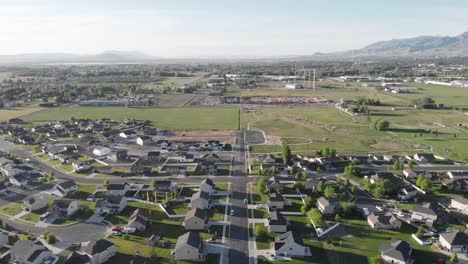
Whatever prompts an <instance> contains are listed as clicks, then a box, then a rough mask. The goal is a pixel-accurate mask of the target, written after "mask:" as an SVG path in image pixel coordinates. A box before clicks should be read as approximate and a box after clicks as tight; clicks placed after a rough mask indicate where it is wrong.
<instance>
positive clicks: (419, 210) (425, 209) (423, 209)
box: [413, 205, 437, 216]
mask: <svg viewBox="0 0 468 264" xmlns="http://www.w3.org/2000/svg"><path fill="white" fill-rule="evenodd" d="M413 213H420V214H426V215H433V216H437V213H436V212H435V211H434V210H433V209H432V208H431V207H430V206H424V205H417V206H415V207H414V208H413Z"/></svg>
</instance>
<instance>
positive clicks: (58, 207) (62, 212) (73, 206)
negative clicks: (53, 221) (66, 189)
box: [49, 200, 80, 219]
mask: <svg viewBox="0 0 468 264" xmlns="http://www.w3.org/2000/svg"><path fill="white" fill-rule="evenodd" d="M79 209H80V208H79V206H78V202H77V201H75V200H55V201H54V203H53V204H52V206H51V207H50V208H49V212H50V214H51V215H52V216H54V217H55V218H59V219H66V218H69V217H70V216H72V215H73V214H75V213H76V212H78V210H79Z"/></svg>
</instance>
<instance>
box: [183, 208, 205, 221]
mask: <svg viewBox="0 0 468 264" xmlns="http://www.w3.org/2000/svg"><path fill="white" fill-rule="evenodd" d="M192 217H197V218H200V219H205V218H206V211H205V210H202V209H198V208H192V209H190V210H189V211H188V212H187V213H186V214H185V220H188V219H190V218H192Z"/></svg>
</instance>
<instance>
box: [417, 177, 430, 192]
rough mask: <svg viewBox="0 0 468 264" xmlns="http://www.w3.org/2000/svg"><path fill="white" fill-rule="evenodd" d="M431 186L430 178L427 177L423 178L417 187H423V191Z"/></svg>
mask: <svg viewBox="0 0 468 264" xmlns="http://www.w3.org/2000/svg"><path fill="white" fill-rule="evenodd" d="M431 187H432V183H431V180H429V179H424V180H423V181H422V182H421V184H420V185H419V188H421V189H423V190H424V191H427V190H429V189H430V188H431Z"/></svg>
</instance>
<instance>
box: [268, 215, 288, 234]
mask: <svg viewBox="0 0 468 264" xmlns="http://www.w3.org/2000/svg"><path fill="white" fill-rule="evenodd" d="M269 214H270V216H269V217H268V229H269V230H270V232H274V233H285V232H286V231H287V228H288V222H287V220H286V218H284V216H283V214H282V213H281V212H279V211H277V210H270V212H269Z"/></svg>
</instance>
